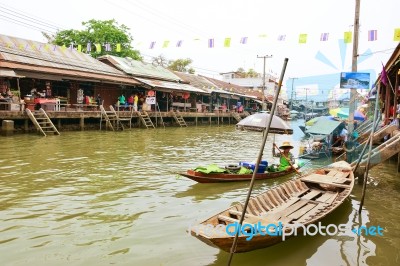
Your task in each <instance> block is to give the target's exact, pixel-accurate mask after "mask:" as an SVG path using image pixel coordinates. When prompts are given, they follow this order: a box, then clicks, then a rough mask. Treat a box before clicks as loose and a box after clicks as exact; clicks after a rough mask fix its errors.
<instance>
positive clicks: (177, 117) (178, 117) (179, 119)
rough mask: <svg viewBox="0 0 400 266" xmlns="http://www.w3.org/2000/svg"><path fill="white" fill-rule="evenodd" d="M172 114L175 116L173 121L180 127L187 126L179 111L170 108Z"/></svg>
mask: <svg viewBox="0 0 400 266" xmlns="http://www.w3.org/2000/svg"><path fill="white" fill-rule="evenodd" d="M171 113H172V115H173V116H174V118H175V121H176V122H177V123H178V124H179V126H181V127H187V124H186V122H185V120H184V119H183V117H182V115H181V114H180V112H179V111H176V112H175V111H173V110H171Z"/></svg>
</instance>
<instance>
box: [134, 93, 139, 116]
mask: <svg viewBox="0 0 400 266" xmlns="http://www.w3.org/2000/svg"><path fill="white" fill-rule="evenodd" d="M138 101H139V97H138V95H137V93H135V96H134V97H133V110H135V112H137V110H138Z"/></svg>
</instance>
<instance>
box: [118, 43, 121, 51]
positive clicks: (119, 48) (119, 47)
mask: <svg viewBox="0 0 400 266" xmlns="http://www.w3.org/2000/svg"><path fill="white" fill-rule="evenodd" d="M117 52H121V44H120V43H117Z"/></svg>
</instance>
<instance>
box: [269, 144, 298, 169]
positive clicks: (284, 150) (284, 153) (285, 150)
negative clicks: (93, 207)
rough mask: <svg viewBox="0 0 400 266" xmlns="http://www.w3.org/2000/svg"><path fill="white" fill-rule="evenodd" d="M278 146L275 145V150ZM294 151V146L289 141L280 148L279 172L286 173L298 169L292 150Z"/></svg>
mask: <svg viewBox="0 0 400 266" xmlns="http://www.w3.org/2000/svg"><path fill="white" fill-rule="evenodd" d="M275 146H276V144H275V143H274V149H275ZM291 149H293V146H292V145H291V144H290V142H289V141H285V142H283V144H282V146H280V147H279V150H280V152H279V155H280V159H279V167H278V171H285V170H288V169H290V168H292V167H296V165H295V161H294V157H293V154H292V153H291V152H290V150H291Z"/></svg>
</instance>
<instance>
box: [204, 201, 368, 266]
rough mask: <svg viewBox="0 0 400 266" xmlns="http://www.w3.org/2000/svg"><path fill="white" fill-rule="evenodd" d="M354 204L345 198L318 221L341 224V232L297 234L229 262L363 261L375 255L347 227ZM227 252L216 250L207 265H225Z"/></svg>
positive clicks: (248, 263)
mask: <svg viewBox="0 0 400 266" xmlns="http://www.w3.org/2000/svg"><path fill="white" fill-rule="evenodd" d="M355 205H357V204H356V203H355V201H354V200H352V199H350V198H349V199H346V200H345V201H344V202H343V204H342V205H341V206H339V207H338V208H337V209H336V210H335V211H334V212H333V213H332V214H331V215H329V216H327V217H325V218H324V219H322V220H321V221H320V222H321V225H322V226H327V225H330V224H335V225H339V224H345V225H346V231H345V232H342V233H338V234H337V235H333V236H323V235H319V234H316V235H314V236H304V235H303V234H301V235H299V236H296V237H291V238H289V239H287V240H285V241H284V242H281V243H279V244H276V245H274V246H271V247H268V248H263V249H258V250H254V251H250V252H246V253H236V254H234V256H233V260H232V262H233V263H232V265H274V266H275V265H321V262H322V261H325V262H328V261H329V263H328V264H329V265H367V264H366V262H365V261H366V258H367V257H368V256H371V255H375V253H374V250H372V251H371V249H374V247H375V245H374V244H373V243H371V242H370V241H367V240H363V237H358V236H357V235H356V234H355V233H353V232H352V231H351V228H352V227H353V226H354V224H355V223H356V221H355V220H356V218H355V217H356V216H357V210H356V209H355ZM250 241H251V240H250ZM367 242H369V243H367ZM229 255H230V254H229V253H228V252H224V251H219V253H218V254H217V255H216V260H215V262H214V263H212V264H210V265H226V263H227V262H228V260H229Z"/></svg>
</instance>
